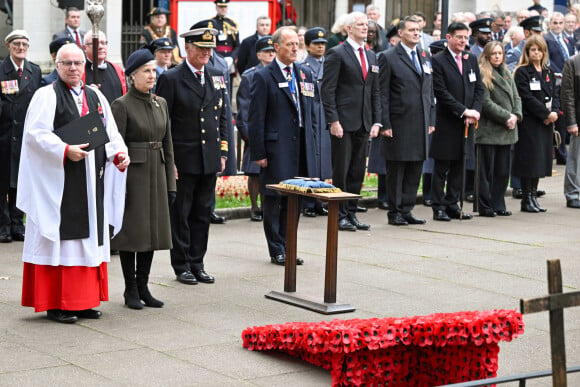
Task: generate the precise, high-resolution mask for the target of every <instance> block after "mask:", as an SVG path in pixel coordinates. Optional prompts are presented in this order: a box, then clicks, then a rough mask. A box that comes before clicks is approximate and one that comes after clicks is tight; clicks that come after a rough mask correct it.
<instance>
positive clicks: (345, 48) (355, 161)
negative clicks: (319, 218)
mask: <svg viewBox="0 0 580 387" xmlns="http://www.w3.org/2000/svg"><path fill="white" fill-rule="evenodd" d="M345 24H346V29H347V32H348V38H347V39H346V40H345V41H344V43H342V44H341V45H339V46H335V47H333V48H332V49H330V50H329V51H328V53H327V54H326V59H325V63H324V77H323V79H322V103H323V105H324V114H325V116H326V122H327V123H328V125H329V126H330V134H331V135H332V137H331V147H332V183H333V184H334V185H335V186H336V187H338V188H340V189H342V190H343V191H346V192H351V193H355V194H358V193H360V190H361V188H362V183H363V180H364V175H365V167H366V149H367V143H368V139H369V136H370V137H373V138H374V137H376V136H377V135H378V133H379V127H380V121H381V97H380V92H379V66H378V64H377V60H376V56H375V53H374V52H373V51H368V50H366V49H365V39H366V37H367V32H368V21H367V16H366V15H365V14H364V13H361V12H352V13H350V14H349V15H347V17H346V21H345ZM356 207H357V202H356V200H351V201H349V202H348V203H344V204H343V203H341V206H340V213H339V222H338V228H339V230H346V231H356V230H357V229H359V230H368V229H369V228H370V225H368V224H364V223H361V222H359V220H358V219H357V217H356Z"/></svg>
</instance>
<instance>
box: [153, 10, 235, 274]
mask: <svg viewBox="0 0 580 387" xmlns="http://www.w3.org/2000/svg"><path fill="white" fill-rule="evenodd" d="M210 23H212V22H211V20H202V21H200V22H198V23H196V24H194V25H193V26H192V27H191V29H190V30H189V31H187V32H185V33H183V34H181V35H180V37H182V38H184V39H185V51H186V53H187V55H186V58H185V60H184V61H182V62H181V63H180V64H179V65H177V66H175V67H174V68H172V69H170V70H168V71H166V72H165V73H163V74H162V75H161V77H159V80H158V82H157V94H158V95H159V96H161V97H163V98H165V100H166V101H167V108H168V112H169V117H170V119H171V135H172V137H173V150H174V155H175V166H176V168H177V173H178V176H179V179H178V180H177V196H176V199H175V202H174V203H173V205H172V206H171V209H170V218H171V230H172V240H173V248H172V249H171V265H172V267H173V270H174V271H175V275H176V276H177V280H178V281H179V282H181V283H184V284H188V285H195V284H197V283H198V282H203V283H213V282H214V281H215V279H214V277H213V276H211V275H209V274H207V272H206V271H205V265H204V256H205V253H206V251H207V241H208V236H209V225H210V212H211V198H212V196H213V195H214V191H215V184H216V174H217V173H218V172H222V171H223V170H224V168H225V163H226V159H227V154H228V138H227V114H226V112H227V111H226V104H225V98H227V94H226V91H225V88H226V87H227V86H226V82H225V79H224V76H223V74H222V73H221V72H220V71H218V70H215V69H214V68H213V67H210V66H208V65H207V64H208V62H209V59H210V56H211V52H212V50H213V49H214V48H215V45H216V44H215V36H216V35H217V34H218V32H217V30H216V29H214V28H211V27H210Z"/></svg>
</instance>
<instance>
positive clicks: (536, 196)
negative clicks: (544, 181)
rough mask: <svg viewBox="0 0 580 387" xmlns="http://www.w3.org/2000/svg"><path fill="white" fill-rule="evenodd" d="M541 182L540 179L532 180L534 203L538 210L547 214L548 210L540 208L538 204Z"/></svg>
mask: <svg viewBox="0 0 580 387" xmlns="http://www.w3.org/2000/svg"><path fill="white" fill-rule="evenodd" d="M539 181H540V179H538V178H537V177H536V178H534V179H532V202H533V203H534V206H536V208H537V209H538V210H539V211H540V212H546V211H548V210H546V209H545V208H544V207H542V206H540V203H538V182H539Z"/></svg>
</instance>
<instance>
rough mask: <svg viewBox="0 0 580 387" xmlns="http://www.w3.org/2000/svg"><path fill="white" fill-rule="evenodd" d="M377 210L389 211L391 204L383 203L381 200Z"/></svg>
mask: <svg viewBox="0 0 580 387" xmlns="http://www.w3.org/2000/svg"><path fill="white" fill-rule="evenodd" d="M377 208H378V209H380V210H388V209H389V204H388V203H387V202H383V201H380V200H379V203H378V204H377Z"/></svg>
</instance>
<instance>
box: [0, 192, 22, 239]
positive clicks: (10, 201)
mask: <svg viewBox="0 0 580 387" xmlns="http://www.w3.org/2000/svg"><path fill="white" fill-rule="evenodd" d="M23 219H24V213H23V212H22V211H20V210H19V209H18V208H16V188H10V189H8V194H6V193H2V194H0V235H13V234H24V220H23Z"/></svg>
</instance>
